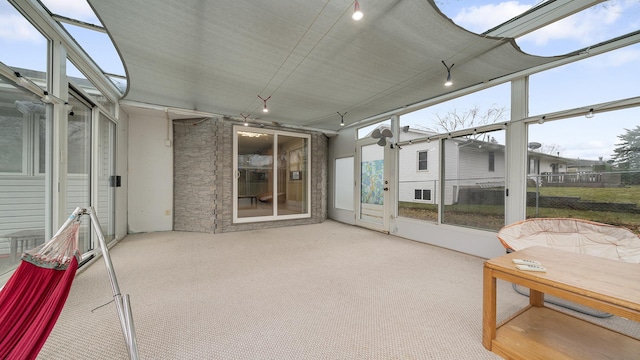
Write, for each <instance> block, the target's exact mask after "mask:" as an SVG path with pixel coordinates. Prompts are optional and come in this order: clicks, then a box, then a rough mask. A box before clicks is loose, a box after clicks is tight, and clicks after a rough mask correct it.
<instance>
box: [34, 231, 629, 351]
mask: <svg viewBox="0 0 640 360" xmlns="http://www.w3.org/2000/svg"><path fill="white" fill-rule="evenodd" d="M496 241H497V240H496ZM111 257H112V260H113V264H114V267H115V271H116V273H117V276H118V281H119V284H120V289H121V290H122V293H123V294H130V296H131V307H132V310H133V316H134V321H135V326H136V335H137V340H138V347H139V354H140V358H141V359H145V360H146V359H278V360H286V359H291V360H304V359H366V360H369V359H372V360H375V359H380V360H382V359H439V360H442V359H455V360H460V359H498V357H497V356H496V355H494V354H493V353H491V352H489V351H487V350H486V349H484V348H483V347H482V343H481V332H482V264H483V262H484V259H481V258H477V257H473V256H469V255H465V254H461V253H457V252H453V251H449V250H445V249H442V248H438V247H434V246H430V245H426V244H422V243H419V242H414V241H409V240H405V239H401V238H398V237H394V236H390V235H385V234H382V233H378V232H374V231H369V230H366V229H362V228H358V227H354V226H350V225H345V224H341V223H338V222H335V221H330V220H329V221H325V222H324V223H322V224H316V225H305V226H296V227H286V228H279V229H268V230H256V231H246V232H236V233H227V234H216V235H213V234H201V233H186V232H162V233H147V234H134V235H129V236H127V237H126V238H125V239H124V240H123V241H122V242H121V243H120V244H118V245H117V246H115V247H114V248H113V249H112V250H111ZM111 299H112V293H111V288H110V285H109V282H108V277H107V273H106V270H105V267H104V262H103V261H102V259H100V260H99V261H97V262H96V263H94V264H92V265H91V266H89V267H88V268H87V269H86V270H84V271H83V272H82V273H80V274H79V275H78V276H77V278H76V280H75V282H74V284H73V287H72V289H71V294H70V295H69V299H68V300H67V304H66V306H65V308H64V310H63V312H62V315H61V316H60V319H59V320H58V323H57V324H56V327H55V328H54V330H53V332H52V334H51V336H50V337H49V339H48V341H47V343H46V344H45V346H44V348H43V349H42V351H41V352H40V357H39V359H108V360H113V359H127V358H128V356H127V352H126V347H125V343H124V338H123V335H122V332H121V330H120V324H119V320H118V317H117V314H116V309H115V305H114V303H113V302H110V301H111ZM527 301H528V299H527V298H526V297H524V296H521V295H519V294H517V293H516V292H514V291H513V289H512V288H511V284H508V283H504V282H501V281H499V282H498V311H499V312H498V318H499V319H504V318H507V317H508V316H509V315H511V314H512V313H513V312H515V311H517V310H518V309H520V308H522V307H523V306H525V305H526V303H527ZM594 321H597V322H600V323H602V324H605V325H606V326H610V327H613V328H617V329H619V330H621V331H625V332H627V333H631V334H632V335H634V336H636V337H640V328H639V326H638V325H637V324H636V323H632V322H630V321H628V320H625V319H621V318H616V317H614V318H610V319H605V320H597V319H594Z"/></svg>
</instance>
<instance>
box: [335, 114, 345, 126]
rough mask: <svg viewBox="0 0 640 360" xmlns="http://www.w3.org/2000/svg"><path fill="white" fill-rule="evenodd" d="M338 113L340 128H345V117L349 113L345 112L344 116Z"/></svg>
mask: <svg viewBox="0 0 640 360" xmlns="http://www.w3.org/2000/svg"><path fill="white" fill-rule="evenodd" d="M336 112H337V111H336ZM337 113H338V115H340V126H344V116H345V115H347V112H346V111H345V112H344V114H340V112H337Z"/></svg>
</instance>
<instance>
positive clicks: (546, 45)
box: [400, 0, 640, 161]
mask: <svg viewBox="0 0 640 360" xmlns="http://www.w3.org/2000/svg"><path fill="white" fill-rule="evenodd" d="M540 2H541V1H503V2H500V1H485V0H474V1H464V0H436V4H437V5H438V6H440V9H441V11H442V12H443V13H444V14H445V15H447V16H448V17H450V18H451V19H452V20H453V21H454V22H455V23H456V24H457V25H459V26H461V27H464V28H465V29H467V30H470V31H473V32H477V33H482V32H485V31H487V30H489V29H491V28H493V27H495V26H496V25H499V24H500V23H502V22H504V21H506V20H509V19H511V18H513V17H514V16H516V15H518V14H521V13H522V12H524V11H526V10H528V9H530V8H531V7H533V6H535V5H537V4H539V3H540ZM637 30H640V0H612V1H607V2H603V3H601V4H599V5H596V6H594V7H592V8H590V9H587V10H585V11H582V12H580V13H578V14H575V15H572V16H570V17H568V18H566V19H564V20H561V21H559V22H557V23H554V24H552V25H550V26H547V27H545V28H542V29H540V30H537V31H534V32H532V33H530V34H527V35H525V36H523V37H521V38H518V39H516V43H517V45H518V46H519V47H520V49H521V50H522V51H524V52H525V53H528V54H531V55H539V56H556V55H562V54H566V53H569V52H572V51H575V50H579V49H583V48H586V47H588V46H590V45H594V44H597V43H599V42H602V41H606V40H608V39H611V38H614V37H616V36H620V35H624V34H628V33H630V32H632V31H637ZM452 76H453V78H454V82H455V68H454V69H453V70H452ZM443 80H444V79H443ZM639 82H640V45H639V44H636V45H632V46H628V47H625V48H623V49H619V50H615V51H612V52H609V53H606V54H603V55H598V56H594V57H591V58H589V59H586V60H583V61H580V62H576V63H573V64H569V65H565V66H562V67H559V68H555V69H552V70H549V71H545V72H543V73H539V74H535V75H532V76H531V77H530V80H529V86H530V87H529V95H530V103H529V116H536V115H540V116H542V114H545V113H550V112H558V111H563V110H571V109H578V108H583V107H584V108H586V109H589V107H590V105H593V104H598V103H603V102H607V101H614V100H619V99H624V98H630V97H637V96H640V85H639ZM509 95H510V85H509V84H503V85H499V86H496V87H493V88H490V89H487V90H485V91H482V92H480V93H476V94H471V95H468V96H465V97H462V98H459V99H456V100H452V101H449V102H446V103H443V104H439V105H435V106H431V107H429V108H426V109H422V110H419V111H416V112H414V113H411V114H407V115H404V116H402V117H401V118H400V122H401V126H404V125H409V126H415V127H417V128H432V129H433V128H435V119H436V116H440V117H443V116H445V115H447V114H448V113H450V112H452V111H453V110H456V111H457V112H458V113H460V112H464V111H466V110H468V109H471V108H473V107H475V106H477V107H478V108H480V109H484V110H488V109H491V108H501V107H505V108H506V109H507V110H509V109H510V104H509ZM585 111H587V110H585ZM507 113H508V111H507ZM638 125H640V108H635V109H627V110H621V111H615V112H609V113H600V114H596V116H594V117H593V118H590V119H588V118H586V117H584V116H580V117H576V118H572V119H567V120H562V121H553V122H551V121H548V122H545V123H544V124H542V125H539V124H535V125H531V126H530V127H529V142H539V143H541V144H543V146H544V147H545V148H548V149H551V148H553V149H554V152H553V153H554V154H556V153H557V152H558V151H559V152H560V156H563V157H570V158H579V159H591V160H598V159H599V158H600V157H602V158H603V160H605V161H606V160H608V159H610V158H611V155H612V154H613V149H614V148H615V146H616V144H617V143H619V139H618V135H621V134H623V133H624V132H625V129H631V128H634V127H636V126H638ZM496 138H498V139H500V138H502V139H504V136H503V135H500V134H496Z"/></svg>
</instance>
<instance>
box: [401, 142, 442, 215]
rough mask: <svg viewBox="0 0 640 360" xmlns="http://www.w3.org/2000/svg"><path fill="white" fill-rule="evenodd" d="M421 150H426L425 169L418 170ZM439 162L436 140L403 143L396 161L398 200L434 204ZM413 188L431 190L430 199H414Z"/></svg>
mask: <svg viewBox="0 0 640 360" xmlns="http://www.w3.org/2000/svg"><path fill="white" fill-rule="evenodd" d="M423 151H426V152H427V169H426V170H418V153H420V152H423ZM439 163H440V152H439V151H438V142H437V141H435V142H420V143H416V144H407V145H403V146H402V149H401V150H400V155H399V162H398V178H399V188H398V195H399V201H413V202H420V203H428V204H435V203H436V193H437V191H438V172H439ZM415 190H423V191H424V190H431V200H416V199H415Z"/></svg>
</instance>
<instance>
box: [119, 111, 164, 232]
mask: <svg viewBox="0 0 640 360" xmlns="http://www.w3.org/2000/svg"><path fill="white" fill-rule="evenodd" d="M166 138H167V123H166V119H165V118H164V117H150V116H143V115H138V114H130V116H129V159H128V162H129V169H128V175H129V178H128V188H129V201H128V215H129V230H128V231H129V233H138V232H151V231H167V230H172V228H173V147H171V146H167V145H166V143H165V141H166Z"/></svg>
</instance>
